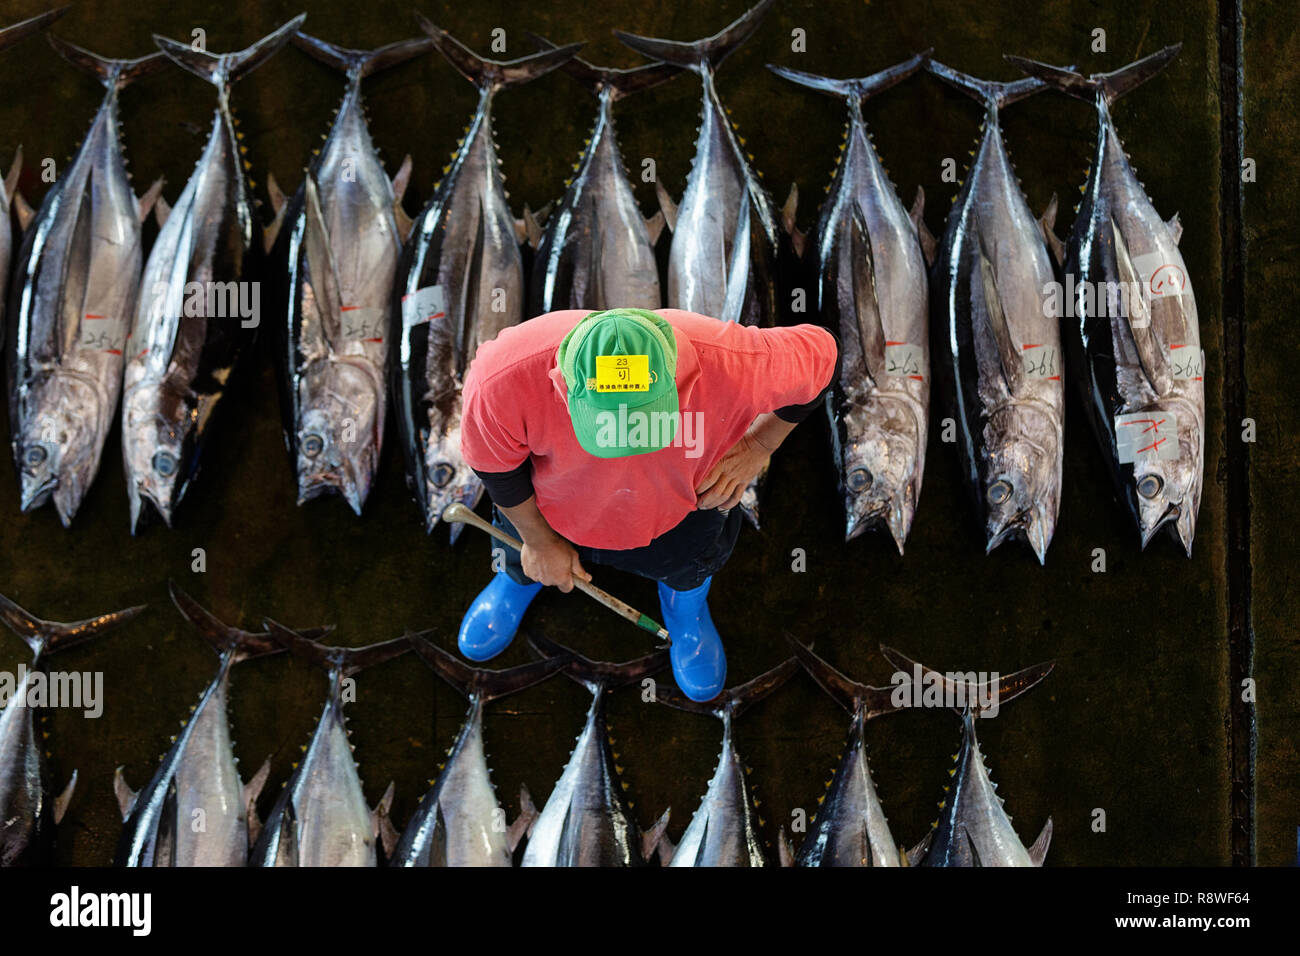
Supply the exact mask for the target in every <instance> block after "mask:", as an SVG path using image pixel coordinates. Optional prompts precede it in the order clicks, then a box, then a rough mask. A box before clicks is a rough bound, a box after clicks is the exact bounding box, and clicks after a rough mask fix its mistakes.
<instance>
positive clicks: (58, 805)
mask: <svg viewBox="0 0 1300 956" xmlns="http://www.w3.org/2000/svg"><path fill="white" fill-rule="evenodd" d="M76 789H77V771H75V770H74V771H72V776H71V777H69V778H68V785H67V786H66V787H64V788H63V792H62V793H61V794H59V795H58V796H57V797H55V798H54V822H55V823H58V822H59V821H61V820H62V819H63V815H64V814H65V813H67V812H68V804H69V803H71V802H72V793H73V791H74V790H76Z"/></svg>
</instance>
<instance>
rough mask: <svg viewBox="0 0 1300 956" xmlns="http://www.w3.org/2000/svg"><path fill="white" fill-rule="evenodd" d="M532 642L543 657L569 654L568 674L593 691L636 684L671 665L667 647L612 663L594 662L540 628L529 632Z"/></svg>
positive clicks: (529, 642)
mask: <svg viewBox="0 0 1300 956" xmlns="http://www.w3.org/2000/svg"><path fill="white" fill-rule="evenodd" d="M528 644H529V646H531V647H532V649H533V650H534V651H536V652H537V653H538V654H539V655H540V656H541V657H550V658H554V657H564V656H565V655H568V657H569V660H568V662H567V663H566V664H565V665H564V673H565V674H567V675H568V676H569V677H570V678H572V679H573V680H575V681H577V682H578V683H579V684H582V685H583V686H585V687H586V688H587V689H589V690H593V692H594V691H595V689H597V688H599V687H605V688H609V689H612V688H615V687H622V686H624V685H625V684H634V683H636V682H637V681H640V680H642V679H644V678H646V677H649V676H650V675H651V674H655V673H657V672H659V671H661V670H663V669H664V668H665V667H667V666H668V648H666V647H665V648H663V649H662V650H658V651H655V652H654V653H652V654H647V655H646V656H645V657H638V658H637V659H636V660H633V661H628V662H626V663H624V664H611V663H610V662H608V661H593V660H591V659H590V658H586V657H583V656H582V655H581V654H579V653H577V652H576V651H573V650H570V649H569V648H567V647H565V646H563V645H562V644H557V643H556V642H555V641H552V640H551V639H550V638H548V637H545V636H544V635H543V634H541V633H540V632H539V631H536V630H534V631H530V632H529V633H528Z"/></svg>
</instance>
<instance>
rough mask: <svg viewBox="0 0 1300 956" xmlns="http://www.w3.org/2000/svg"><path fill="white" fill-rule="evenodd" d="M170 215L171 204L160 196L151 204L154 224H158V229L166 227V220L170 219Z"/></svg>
mask: <svg viewBox="0 0 1300 956" xmlns="http://www.w3.org/2000/svg"><path fill="white" fill-rule="evenodd" d="M171 214H172V207H171V203H169V202H168V201H167V200H166V199H164V198H163V197H162V196H159V197H158V198H157V200H155V201H154V204H153V218H154V222H156V223H158V228H159V229H161V228H162V227H163V226H165V225H167V220H168V219H170V218H171Z"/></svg>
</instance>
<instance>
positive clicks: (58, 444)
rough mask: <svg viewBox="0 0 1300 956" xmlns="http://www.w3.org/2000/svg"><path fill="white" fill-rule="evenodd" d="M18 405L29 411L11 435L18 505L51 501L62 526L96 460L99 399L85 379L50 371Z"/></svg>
mask: <svg viewBox="0 0 1300 956" xmlns="http://www.w3.org/2000/svg"><path fill="white" fill-rule="evenodd" d="M23 403H24V406H25V407H26V409H29V410H30V411H29V412H28V413H27V414H25V415H24V416H22V418H23V421H22V424H21V425H20V426H19V429H18V431H17V433H16V435H15V437H14V461H15V463H16V465H17V468H18V483H19V493H20V502H21V508H22V510H23V511H24V512H27V511H31V510H33V509H35V508H39V507H40V506H41V505H43V504H45V503H46V502H47V501H51V500H52V501H53V502H54V507H55V509H56V510H57V511H58V513H59V520H60V521H62V522H63V526H64V527H65V528H66V527H67V526H68V525H69V524H70V523H71V522H72V518H73V516H74V515H75V514H76V513H77V509H78V508H79V507H80V505H81V500H82V498H83V497H84V496H85V494H86V489H88V488H89V487H90V483H91V481H93V480H94V477H95V470H96V468H97V467H98V464H99V450H100V443H99V437H100V433H101V429H102V428H103V425H102V422H101V419H102V418H103V416H102V414H101V409H102V408H103V407H104V401H103V400H102V397H101V395H100V394H99V389H98V388H97V387H96V385H95V383H94V381H93V380H91V379H90V378H88V377H86V376H83V375H77V374H51V375H47V376H44V377H42V378H41V379H39V380H37V381H36V382H34V383H33V384H32V385H31V386H30V387H29V389H28V390H27V393H26V395H25V396H24V398H23Z"/></svg>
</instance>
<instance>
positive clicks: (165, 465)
mask: <svg viewBox="0 0 1300 956" xmlns="http://www.w3.org/2000/svg"><path fill="white" fill-rule="evenodd" d="M153 470H154V471H156V472H158V474H159V475H161V476H162V477H164V478H170V477H171V476H172V475H174V474H175V473H176V457H175V456H174V455H172V453H171V452H168V451H160V452H156V453H155V454H154V456H153Z"/></svg>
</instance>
